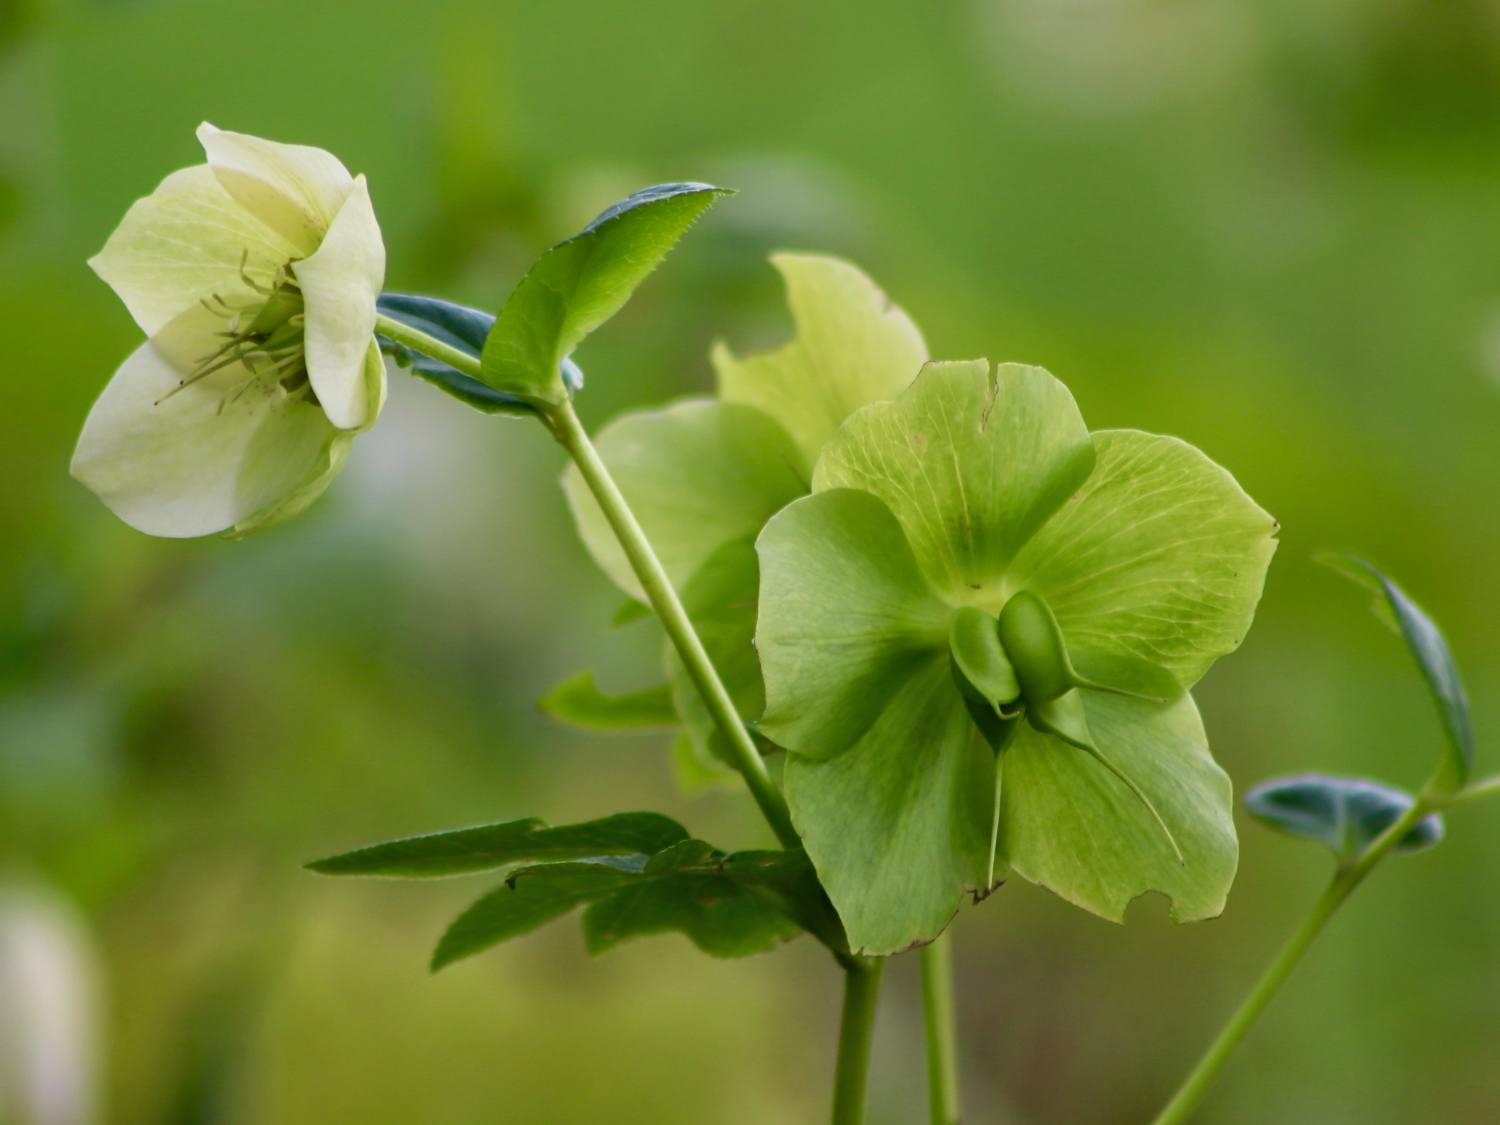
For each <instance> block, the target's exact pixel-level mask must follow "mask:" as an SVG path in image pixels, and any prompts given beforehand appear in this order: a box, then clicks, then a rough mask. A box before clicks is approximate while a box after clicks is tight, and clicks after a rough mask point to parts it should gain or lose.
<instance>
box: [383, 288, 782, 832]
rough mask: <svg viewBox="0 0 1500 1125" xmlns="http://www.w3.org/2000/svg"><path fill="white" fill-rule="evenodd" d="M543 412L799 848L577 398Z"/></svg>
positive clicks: (459, 364)
mask: <svg viewBox="0 0 1500 1125" xmlns="http://www.w3.org/2000/svg"><path fill="white" fill-rule="evenodd" d="M375 329H376V331H377V332H379V333H380V334H381V335H383V336H386V337H388V338H389V339H392V340H395V341H396V342H397V343H398V344H401V345H402V346H403V347H407V348H410V349H411V350H412V351H416V352H421V353H422V354H424V355H427V356H431V357H432V358H433V359H437V360H441V361H442V362H444V363H446V364H448V365H449V366H450V367H453V368H455V369H457V370H459V371H462V372H463V373H464V374H465V375H468V376H470V377H471V378H475V379H482V378H483V372H482V370H481V368H480V363H479V360H478V359H476V358H475V357H474V356H472V355H470V354H468V353H467V352H465V351H463V350H461V349H459V348H455V347H453V346H451V345H449V344H445V343H444V342H443V341H441V340H439V339H436V338H435V337H433V336H429V335H428V334H427V333H425V332H422V331H420V330H419V329H416V328H412V327H410V326H409V325H406V324H403V323H401V322H400V321H399V320H393V319H392V318H390V317H388V316H384V315H378V316H377V317H376V318H375ZM538 410H539V411H540V412H541V416H542V418H543V419H544V420H545V421H546V423H547V424H548V426H549V427H550V428H551V431H552V434H553V436H554V437H556V438H557V441H558V444H560V445H561V446H562V447H563V448H564V449H566V450H567V451H568V456H570V457H571V458H572V459H573V462H574V463H575V464H576V465H577V466H578V471H579V472H580V473H581V474H582V475H583V479H584V482H585V483H586V484H587V485H588V487H589V491H590V492H592V493H593V495H594V499H595V500H596V501H598V504H599V507H600V508H601V509H602V510H603V512H604V516H605V518H606V519H607V520H608V521H609V525H610V527H611V528H612V529H613V530H614V533H615V536H616V538H618V539H619V541H620V546H621V548H622V549H623V550H624V551H625V556H626V558H628V559H629V560H630V566H631V569H632V570H634V571H635V575H636V577H637V578H639V579H640V582H641V587H642V588H643V589H644V590H645V592H646V597H647V599H648V600H649V601H650V603H651V608H652V609H653V610H655V611H656V615H657V617H658V618H660V620H661V623H662V627H663V628H664V629H666V632H667V636H668V637H669V638H670V639H671V641H672V645H673V647H675V648H676V649H677V653H678V655H679V656H681V657H682V662H683V664H684V665H685V666H686V667H687V670H688V675H689V676H691V677H692V680H693V685H694V686H695V687H696V688H697V689H698V694H699V695H701V696H702V697H703V703H704V706H706V707H707V708H708V712H709V715H710V716H712V718H713V720H714V723H715V725H717V726H718V728H719V730H720V731H721V732H722V733H723V735H724V738H725V739H726V741H727V742H728V743H729V748H730V750H731V752H732V753H733V754H734V758H735V763H734V764H735V767H736V768H737V769H738V770H739V772H740V775H741V776H742V777H744V779H745V784H746V785H748V786H749V787H750V794H751V796H753V797H754V798H755V803H756V804H757V805H759V806H760V811H761V812H762V813H763V814H764V815H765V818H766V820H767V821H768V822H770V825H771V830H772V831H773V832H775V833H776V838H777V839H778V840H780V841H781V843H782V845H783V846H785V847H788V848H795V847H800V846H801V840H800V839H799V837H798V836H797V831H796V829H794V828H793V827H792V818H791V814H790V813H789V812H788V811H787V807H786V801H785V800H784V799H783V798H782V796H781V793H780V791H779V790H777V788H776V786H775V784H774V783H773V782H772V781H771V775H770V774H769V773H768V772H767V771H766V763H765V762H764V761H763V760H762V758H761V756H760V751H759V750H758V749H756V746H755V740H754V739H753V738H751V737H750V732H749V730H748V729H746V727H745V723H744V720H743V719H741V718H740V714H739V711H738V710H737V709H736V708H735V706H734V701H733V700H732V699H731V698H730V696H729V691H728V689H727V688H725V687H724V681H723V680H721V679H720V678H719V673H718V670H717V669H715V668H714V665H713V661H712V660H710V659H709V656H708V652H707V651H706V650H705V649H704V647H703V642H702V641H701V640H700V639H699V637H698V633H697V630H695V629H694V628H693V623H692V622H691V621H690V620H689V619H688V615H687V611H686V610H685V609H683V607H682V602H681V600H680V599H679V598H678V597H677V592H676V591H675V590H674V589H673V588H672V583H671V580H670V579H668V577H667V572H666V571H665V570H663V569H662V565H661V560H659V559H658V558H657V557H656V552H655V551H654V550H652V548H651V543H650V541H649V540H647V538H646V535H645V532H643V531H642V530H641V525H640V524H639V523H638V522H637V521H636V518H635V514H634V513H633V512H631V510H630V505H629V504H627V503H626V502H625V497H624V496H623V495H622V494H621V492H620V489H619V487H618V486H617V485H616V484H615V482H614V478H613V477H611V476H610V474H609V469H608V468H607V467H606V466H605V464H604V461H603V460H602V459H601V458H600V456H599V453H598V451H597V450H596V449H595V448H594V443H593V442H591V441H590V440H589V435H588V432H587V431H586V430H584V428H583V423H581V422H580V421H579V420H578V415H577V414H576V413H574V411H573V403H572V401H571V400H569V399H564V400H563V401H562V402H561V403H557V404H549V405H547V406H538Z"/></svg>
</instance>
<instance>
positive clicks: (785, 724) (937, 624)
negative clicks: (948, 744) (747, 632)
mask: <svg viewBox="0 0 1500 1125" xmlns="http://www.w3.org/2000/svg"><path fill="white" fill-rule="evenodd" d="M755 546H756V550H757V551H758V552H759V554H760V566H761V583H760V611H759V612H760V616H759V618H758V620H757V623H756V631H755V645H756V648H757V649H758V650H759V652H760V659H761V669H762V672H763V673H764V676H765V686H766V713H765V715H764V716H763V717H762V718H761V721H760V729H761V731H762V732H763V733H764V734H765V735H766V737H768V738H770V739H772V740H774V741H775V742H776V743H778V744H779V745H781V746H784V747H786V748H787V749H788V750H790V751H792V752H794V753H797V754H803V755H806V756H808V757H814V758H833V757H836V756H837V755H839V754H842V753H844V752H846V751H847V750H848V749H849V748H850V747H851V746H853V745H854V744H855V743H856V742H857V741H858V740H859V738H860V736H861V735H862V734H863V733H864V731H865V730H866V729H868V728H869V727H870V726H871V725H872V724H873V723H874V722H875V721H876V719H877V718H878V717H879V715H880V714H881V712H882V711H883V710H884V709H885V707H886V706H887V703H888V701H889V697H890V696H891V694H892V693H893V692H894V691H895V690H896V688H897V686H898V685H899V684H900V683H901V682H902V681H903V680H904V679H906V678H907V676H908V675H909V674H910V672H911V670H912V669H913V667H915V666H917V665H920V664H925V662H926V661H927V660H928V659H930V658H931V657H932V656H933V654H935V653H936V654H941V656H942V658H943V661H944V662H946V661H947V660H948V627H949V626H948V622H949V619H950V618H951V617H952V611H951V610H950V609H949V608H948V607H947V606H946V605H944V604H943V603H942V602H941V601H939V600H938V599H937V598H936V597H935V596H934V595H933V593H932V592H931V590H929V589H928V587H927V583H926V582H925V581H924V580H923V578H922V575H921V572H920V571H919V570H918V569H917V562H916V559H915V558H914V557H913V555H912V550H911V547H910V546H909V545H908V544H907V540H906V537H905V536H904V535H903V534H902V531H901V526H900V525H899V524H898V523H897V522H896V519H895V517H894V516H893V515H892V514H891V512H890V510H889V509H888V508H887V507H886V506H885V505H884V504H882V503H881V502H880V501H879V500H877V499H876V498H875V497H873V496H871V495H870V494H869V493H866V492H856V491H853V490H851V489H836V490H834V491H831V492H822V493H818V494H817V495H815V496H808V497H804V498H803V499H801V500H798V501H796V502H795V503H793V504H791V505H788V506H787V507H786V508H784V509H783V510H782V511H781V512H779V513H777V515H776V516H775V517H773V518H772V519H771V521H770V522H769V523H768V524H767V525H766V528H765V530H764V531H762V532H761V534H760V538H759V539H758V540H757V541H756V544H755ZM950 686H952V685H951V683H950ZM953 693H954V698H955V699H957V698H958V689H957V687H956V686H955V687H953Z"/></svg>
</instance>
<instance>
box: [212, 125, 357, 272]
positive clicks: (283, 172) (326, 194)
mask: <svg viewBox="0 0 1500 1125" xmlns="http://www.w3.org/2000/svg"><path fill="white" fill-rule="evenodd" d="M198 141H199V143H200V144H202V145H203V151H204V153H205V154H207V156H208V163H209V165H210V166H211V167H212V168H213V170H214V174H215V175H216V176H217V177H218V179H219V183H221V184H222V185H223V186H224V190H225V191H227V192H228V193H229V194H230V195H231V196H233V197H234V198H235V200H237V201H238V202H239V204H240V206H242V207H244V208H245V209H246V210H247V211H249V212H250V213H251V214H252V215H254V216H256V217H257V218H258V219H260V220H261V221H262V222H263V223H265V224H266V225H267V226H269V227H271V228H272V229H273V230H275V231H276V232H277V233H279V234H280V235H281V236H282V237H283V238H285V239H286V240H287V241H289V242H291V243H292V245H294V246H295V247H297V251H298V252H297V253H296V254H295V255H294V257H298V258H305V257H307V256H308V255H309V254H311V253H313V252H314V251H315V250H317V248H318V244H319V243H320V242H321V241H322V240H323V236H324V234H326V233H327V231H328V228H329V226H330V225H332V223H333V218H334V216H335V215H337V214H338V211H339V208H340V207H341V206H343V203H344V198H345V197H346V196H347V195H348V194H349V189H350V188H351V187H352V186H353V184H354V178H353V177H352V176H350V175H349V170H348V169H347V168H345V167H344V166H343V164H341V163H340V162H339V159H338V158H337V157H336V156H334V155H333V154H332V153H329V152H324V151H323V150H322V149H320V148H313V147H311V146H309V145H285V144H279V143H277V142H276V141H267V140H263V139H262V138H260V137H252V136H250V135H248V134H246V133H226V132H225V131H224V130H222V129H217V128H215V127H214V126H212V125H210V124H209V123H208V122H207V121H205V122H204V123H203V124H202V125H200V126H198Z"/></svg>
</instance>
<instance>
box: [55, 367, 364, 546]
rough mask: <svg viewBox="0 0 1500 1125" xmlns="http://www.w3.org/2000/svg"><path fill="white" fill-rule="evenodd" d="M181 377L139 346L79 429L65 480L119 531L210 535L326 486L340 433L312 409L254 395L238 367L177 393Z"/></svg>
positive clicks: (271, 392) (280, 396) (266, 393)
mask: <svg viewBox="0 0 1500 1125" xmlns="http://www.w3.org/2000/svg"><path fill="white" fill-rule="evenodd" d="M183 377H184V376H183V374H182V371H181V367H180V365H174V364H173V363H172V362H171V361H169V360H168V358H167V356H166V354H165V352H164V351H163V350H162V349H161V348H159V347H158V346H157V345H155V344H153V343H152V342H150V341H148V342H146V343H145V344H142V345H141V346H140V347H139V348H137V349H136V350H135V352H133V353H132V354H131V356H130V358H128V359H127V360H126V361H125V362H124V363H123V364H122V365H121V366H120V369H119V370H118V371H116V372H115V375H114V378H113V379H111V380H110V383H109V385H108V386H107V387H105V389H104V393H103V394H101V395H100V396H99V399H98V401H97V402H95V403H94V406H93V409H92V410H91V411H90V412H89V417H88V421H87V422H85V423H84V427H83V434H82V435H81V436H80V437H79V439H78V448H77V450H76V451H75V452H74V454H73V464H72V472H73V475H74V476H75V477H77V478H78V480H80V481H82V482H83V483H84V484H85V485H87V486H88V488H89V489H90V490H92V491H93V492H94V493H95V494H96V495H97V496H98V497H99V498H100V499H101V500H103V501H104V503H105V504H107V505H108V506H109V508H110V509H111V510H112V511H113V512H114V513H115V514H116V515H117V516H119V517H120V518H121V519H122V520H124V521H125V522H126V523H128V524H130V525H131V526H132V527H135V528H137V529H139V530H141V531H144V532H146V533H147V534H149V535H162V536H168V537H171V538H186V537H190V536H196V535H211V534H214V533H215V532H220V531H225V530H227V529H230V528H233V527H234V526H235V525H237V524H240V523H242V522H243V521H246V520H248V519H250V518H252V517H254V516H256V515H257V514H258V513H261V512H263V511H265V510H266V509H267V508H269V507H271V506H272V505H275V504H277V503H279V502H282V501H284V500H286V499H287V498H296V497H305V494H306V490H307V488H308V486H309V485H311V484H314V483H316V482H317V481H319V480H322V481H323V483H324V484H326V483H327V480H328V479H331V477H330V476H329V474H328V460H329V448H330V446H331V444H332V443H333V442H334V441H335V439H337V438H338V437H339V433H338V431H337V430H335V429H334V428H333V426H332V425H330V424H329V422H328V419H327V417H326V416H325V415H324V413H323V411H322V410H320V409H318V407H316V406H315V405H312V404H311V403H310V402H308V401H307V400H306V399H303V400H301V401H296V400H292V399H288V398H287V396H286V395H285V394H284V393H283V392H282V391H281V390H280V388H279V387H276V386H274V385H267V384H266V383H265V382H260V383H252V382H251V379H250V375H249V373H248V372H246V370H245V369H244V368H243V367H241V366H239V365H233V366H230V367H226V368H224V369H222V370H220V371H218V372H215V373H214V374H213V375H210V376H208V377H207V378H204V379H202V380H200V381H198V382H196V383H193V384H191V385H189V386H187V387H185V388H182V389H180V390H177V388H178V387H179V384H180V383H181V381H182V379H183ZM174 391H175V392H176V393H172V392H174ZM307 502H310V498H304V499H303V502H302V506H303V507H305V506H306V503H307Z"/></svg>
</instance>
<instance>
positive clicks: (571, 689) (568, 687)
mask: <svg viewBox="0 0 1500 1125" xmlns="http://www.w3.org/2000/svg"><path fill="white" fill-rule="evenodd" d="M537 706H538V707H540V708H541V709H542V710H543V711H545V712H546V713H547V714H549V715H551V716H552V717H553V718H554V719H557V720H558V721H560V722H564V723H569V724H571V725H572V726H575V727H582V728H583V729H585V730H635V729H639V728H641V727H669V726H672V725H674V724H675V723H676V722H677V712H676V710H675V709H674V708H673V706H672V693H671V691H670V690H669V689H668V688H667V686H666V685H665V684H663V685H661V686H659V687H652V688H646V689H645V690H643V691H632V692H626V693H624V694H621V695H605V694H604V693H603V692H601V691H600V690H599V686H598V685H597V684H596V683H595V682H594V673H592V672H580V673H578V675H576V676H571V677H569V678H568V679H566V680H564V681H563V682H562V683H560V684H558V685H557V686H556V687H555V688H553V689H552V690H551V691H549V692H548V693H547V694H546V695H544V696H542V698H541V699H539V700H538V701H537Z"/></svg>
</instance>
